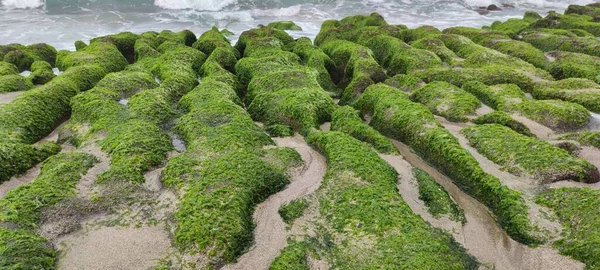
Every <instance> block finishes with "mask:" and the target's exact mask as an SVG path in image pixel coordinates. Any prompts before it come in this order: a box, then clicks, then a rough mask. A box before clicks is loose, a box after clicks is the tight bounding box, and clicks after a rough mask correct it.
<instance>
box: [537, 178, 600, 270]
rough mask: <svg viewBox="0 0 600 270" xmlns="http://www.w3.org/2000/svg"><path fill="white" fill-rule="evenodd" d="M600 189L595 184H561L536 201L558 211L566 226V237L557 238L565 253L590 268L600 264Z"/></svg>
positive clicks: (563, 224) (541, 195)
mask: <svg viewBox="0 0 600 270" xmlns="http://www.w3.org/2000/svg"><path fill="white" fill-rule="evenodd" d="M599 198H600V191H599V190H596V189H591V188H557V189H551V190H549V191H547V192H543V193H541V194H539V195H538V196H537V200H536V202H537V203H539V204H541V205H544V206H546V207H548V208H550V209H552V210H554V212H555V213H556V215H557V216H558V219H559V221H560V223H561V225H562V226H563V234H562V236H563V237H564V238H563V239H560V240H558V241H556V242H555V243H556V244H555V246H556V247H558V249H559V250H560V252H561V253H562V254H565V255H568V256H571V257H573V258H575V259H577V260H579V261H582V262H584V263H585V264H586V268H587V269H595V268H598V267H599V266H600V254H599V253H598V250H599V249H600V244H599V243H600V233H599V232H598V226H600V220H599V218H598V214H597V210H598V208H599V207H600V199H599Z"/></svg>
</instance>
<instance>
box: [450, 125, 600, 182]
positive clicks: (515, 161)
mask: <svg viewBox="0 0 600 270" xmlns="http://www.w3.org/2000/svg"><path fill="white" fill-rule="evenodd" d="M461 133H462V134H464V135H465V137H467V139H468V140H469V143H470V144H471V145H472V146H473V147H475V148H476V149H477V151H478V152H480V153H482V154H483V155H484V156H486V157H487V158H489V159H490V160H492V161H494V162H496V163H498V164H500V165H502V166H504V169H506V170H508V171H509V172H511V173H513V174H517V175H523V174H529V175H531V176H533V177H534V178H536V179H538V180H540V181H541V182H542V183H551V182H557V181H562V180H574V181H580V182H585V183H596V182H598V181H600V173H599V172H598V168H596V167H595V166H594V165H592V164H590V163H589V162H587V161H585V160H583V159H580V158H576V157H574V156H572V155H571V154H570V153H569V152H567V151H565V150H563V149H560V148H558V147H556V146H553V145H551V144H550V143H548V142H546V141H542V140H538V139H536V138H532V137H529V136H525V135H521V134H519V133H517V132H516V131H513V130H512V129H510V128H508V127H504V126H501V125H496V124H485V125H479V126H473V127H469V128H466V129H463V130H462V131H461Z"/></svg>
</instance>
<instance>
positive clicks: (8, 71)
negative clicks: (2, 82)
mask: <svg viewBox="0 0 600 270" xmlns="http://www.w3.org/2000/svg"><path fill="white" fill-rule="evenodd" d="M18 74H19V69H18V68H17V66H15V65H13V64H11V63H7V62H3V61H0V76H6V75H18Z"/></svg>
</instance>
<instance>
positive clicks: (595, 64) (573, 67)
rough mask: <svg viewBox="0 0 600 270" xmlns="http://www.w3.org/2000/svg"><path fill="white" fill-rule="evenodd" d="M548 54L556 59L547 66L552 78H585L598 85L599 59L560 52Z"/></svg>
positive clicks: (599, 75) (599, 80)
mask: <svg viewBox="0 0 600 270" xmlns="http://www.w3.org/2000/svg"><path fill="white" fill-rule="evenodd" d="M549 54H550V55H552V57H554V58H556V60H555V61H553V62H552V63H551V64H550V66H548V70H549V71H550V73H551V74H552V76H553V77H554V78H556V79H566V78H585V79H589V80H591V81H595V82H596V83H600V57H596V56H590V55H586V54H582V53H572V52H560V51H554V52H550V53H549Z"/></svg>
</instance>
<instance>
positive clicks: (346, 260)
mask: <svg viewBox="0 0 600 270" xmlns="http://www.w3.org/2000/svg"><path fill="white" fill-rule="evenodd" d="M308 142H309V143H310V144H312V145H314V146H315V147H316V148H317V149H319V151H321V152H322V153H323V154H324V155H325V156H326V157H327V160H328V172H327V175H326V176H325V180H324V182H323V184H322V186H321V188H320V189H319V191H317V193H318V196H319V202H320V209H319V212H320V213H321V215H322V216H323V217H325V220H326V222H327V226H328V227H329V228H330V229H329V230H328V231H329V232H330V233H331V237H332V238H333V239H331V241H330V246H328V247H327V248H326V249H325V250H324V252H326V254H325V258H326V259H327V261H328V263H329V264H330V265H332V267H334V268H341V269H346V268H388V267H395V266H398V265H402V266H403V267H407V268H413V269H428V268H440V267H441V268H442V269H474V268H476V267H477V262H475V260H474V259H473V258H472V257H470V256H469V255H468V254H467V253H466V251H465V250H464V248H462V247H461V246H460V245H459V244H457V243H456V242H454V240H453V239H452V237H451V236H450V235H449V234H447V233H444V232H442V231H440V230H437V229H434V228H432V227H431V226H430V225H429V224H427V223H426V222H425V221H424V220H423V219H422V218H421V217H419V216H418V215H416V214H415V213H413V212H412V210H411V209H410V207H408V205H407V204H406V203H405V202H404V200H403V199H402V197H401V196H400V194H399V193H398V188H397V186H396V185H397V181H398V175H397V173H396V171H395V170H394V169H393V168H392V167H391V166H390V165H388V164H387V163H386V162H385V161H384V160H383V159H381V158H379V157H378V156H377V154H376V153H375V152H374V151H373V150H371V149H370V148H369V147H368V146H366V145H365V144H363V143H361V142H360V141H358V140H356V139H354V138H352V137H350V136H349V135H346V134H344V133H340V132H335V131H332V132H317V131H315V132H311V133H310V134H309V136H308ZM338 238H339V239H338ZM342 239H343V240H342ZM360 243H370V244H360ZM408 253H410V255H407V254H408Z"/></svg>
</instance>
